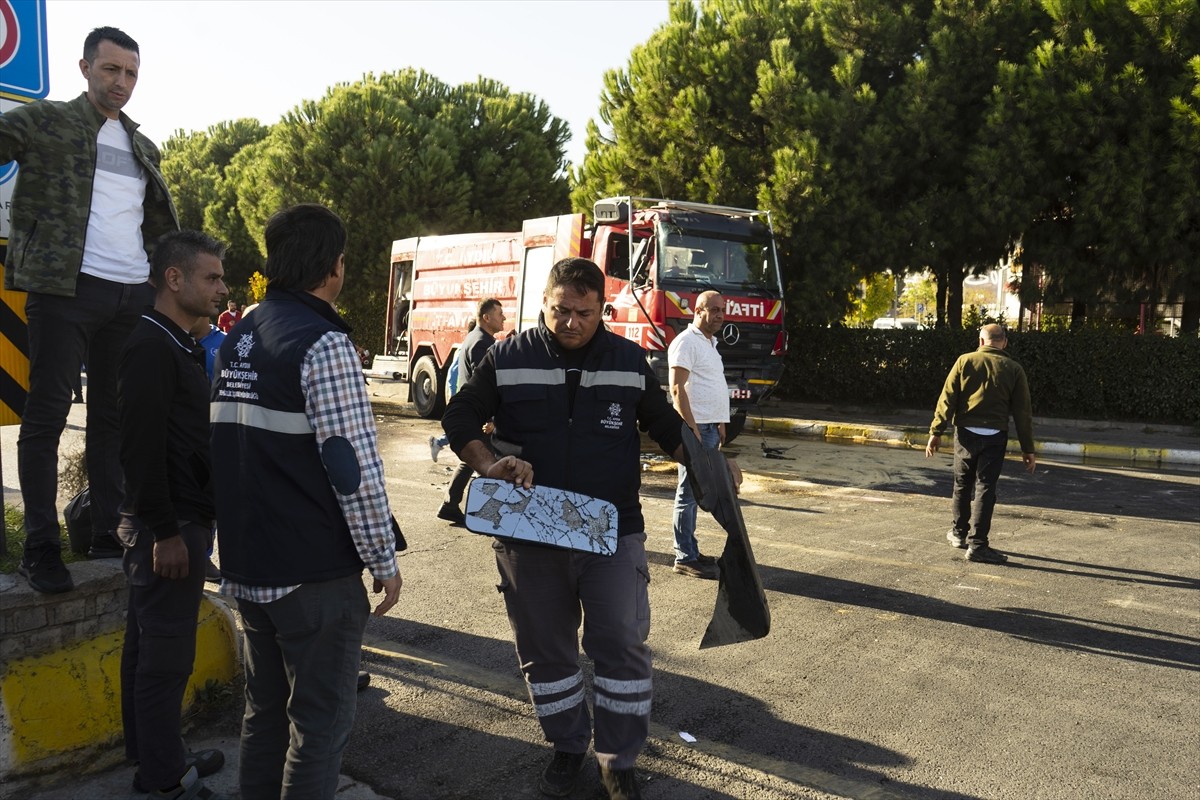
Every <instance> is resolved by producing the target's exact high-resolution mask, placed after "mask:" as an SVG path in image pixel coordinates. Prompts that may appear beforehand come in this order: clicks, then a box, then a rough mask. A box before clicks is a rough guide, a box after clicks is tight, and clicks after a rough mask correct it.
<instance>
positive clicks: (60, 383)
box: [17, 275, 154, 552]
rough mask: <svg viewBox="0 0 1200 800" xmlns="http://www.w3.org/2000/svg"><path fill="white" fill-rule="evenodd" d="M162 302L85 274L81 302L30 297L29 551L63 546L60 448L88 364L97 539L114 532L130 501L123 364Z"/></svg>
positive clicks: (24, 432) (22, 437)
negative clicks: (120, 391) (123, 454)
mask: <svg viewBox="0 0 1200 800" xmlns="http://www.w3.org/2000/svg"><path fill="white" fill-rule="evenodd" d="M153 302H154V288H153V287H151V286H150V284H148V283H141V284H134V285H126V284H122V283H113V282H112V281H106V280H101V279H100V278H94V277H92V276H91V275H80V276H79V281H78V283H77V284H76V287H75V296H74V297H58V296H57V295H49V294H39V293H37V292H30V293H29V295H28V296H27V298H26V300H25V314H26V316H27V318H28V320H29V326H28V329H29V394H28V396H27V397H26V400H25V412H24V414H23V415H22V416H21V431H20V434H19V435H18V436H17V475H18V478H19V480H20V483H21V499H22V502H24V504H25V532H26V538H25V549H26V551H27V552H28V551H31V550H36V549H37V548H39V547H46V546H49V547H58V546H59V537H60V531H59V524H58V517H59V509H58V508H57V503H56V498H57V496H58V444H59V439H60V438H61V437H62V432H63V428H65V427H66V424H67V414H68V413H69V412H70V411H71V395H72V394H73V392H74V388H73V387H74V384H75V381H77V380H79V365H80V364H82V363H83V360H84V358H86V359H87V366H88V396H87V431H86V433H85V437H84V438H85V440H86V441H85V444H86V450H87V473H88V486H89V487H90V489H91V497H92V532H93V535H96V534H109V533H112V532H113V531H114V530H115V529H116V527H117V518H118V517H117V512H118V509H119V507H120V505H121V500H122V498H123V497H124V487H123V485H122V477H121V461H120V449H121V431H120V413H119V410H118V408H117V364H118V363H119V361H120V359H121V351H122V350H123V349H124V348H125V340H126V339H128V338H129V333H130V331H132V330H133V327H134V325H136V324H137V321H138V320H139V319H141V316H142V310H143V309H144V308H145V307H146V306H148V305H150V304H152V303H153Z"/></svg>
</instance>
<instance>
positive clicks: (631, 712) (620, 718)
mask: <svg viewBox="0 0 1200 800" xmlns="http://www.w3.org/2000/svg"><path fill="white" fill-rule="evenodd" d="M645 541H646V537H645V534H641V533H639V534H632V535H626V536H622V537H621V538H620V541H619V544H618V546H617V552H616V554H614V555H612V556H599V555H594V554H591V553H579V552H573V551H569V550H560V549H556V548H550V547H541V546H537V545H529V544H520V543H514V542H511V541H501V540H496V541H495V542H494V543H493V545H492V547H493V549H494V550H495V553H496V566H497V569H498V570H499V573H500V583H499V584H498V585H497V587H496V588H497V589H498V590H499V591H500V592H501V594H503V595H504V602H505V607H506V608H507V611H508V619H509V622H510V624H511V625H512V628H513V635H514V637H515V639H516V647H517V658H518V661H519V663H520V665H521V671H522V672H523V673H524V675H525V680H526V682H527V684H528V685H529V694H530V699H531V700H532V702H533V704H534V709H535V710H536V712H537V715H538V722H540V723H541V726H542V731H543V733H544V734H545V737H546V739H547V740H548V741H550V742H552V743H553V744H554V747H555V749H556V750H562V751H565V752H571V753H582V752H584V751H586V750H587V747H588V743H589V742H590V741H591V738H592V720H591V716H590V714H589V709H588V705H587V703H585V702H584V685H583V684H584V681H583V674H582V672H581V671H580V669H579V647H578V635H579V628H580V625H581V624H582V626H583V649H584V652H586V653H587V654H588V656H590V657H591V659H592V661H593V662H594V663H595V679H594V681H593V689H594V691H595V703H594V705H595V716H596V721H595V738H596V743H595V748H596V758H597V760H598V761H599V762H600V763H601V764H602V765H603V766H606V767H609V768H611V769H625V768H628V767H631V766H633V762H634V760H635V759H636V758H637V755H638V753H640V752H641V750H642V747H643V746H644V745H645V742H646V737H647V734H648V731H649V726H650V701H651V694H652V684H651V665H650V648H649V646H648V645H647V644H646V638H647V637H648V636H649V634H650V606H649V593H648V585H649V580H650V578H649V570H648V569H647V567H646V549H645Z"/></svg>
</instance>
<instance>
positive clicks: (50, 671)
mask: <svg viewBox="0 0 1200 800" xmlns="http://www.w3.org/2000/svg"><path fill="white" fill-rule="evenodd" d="M70 569H71V574H72V576H73V577H74V579H75V589H74V591H71V592H67V593H65V594H58V595H45V594H40V593H38V592H35V591H33V590H32V589H30V588H29V586H28V584H27V583H26V582H25V580H24V578H21V577H20V576H17V575H0V698H2V702H0V781H5V780H7V779H9V778H12V777H18V776H26V775H36V774H41V773H46V772H50V771H53V770H56V769H61V768H63V767H68V766H69V767H72V768H75V769H77V770H79V771H80V772H85V771H90V770H93V769H102V768H105V767H108V766H111V765H112V764H113V763H116V762H117V761H120V760H121V759H122V758H123V757H124V751H123V749H121V748H120V746H119V745H120V743H121V647H122V643H123V641H124V636H125V609H126V605H127V600H128V589H127V586H126V582H125V576H124V574H123V573H122V572H121V569H120V566H119V562H116V561H107V562H105V561H99V562H84V563H78V564H72V565H71V566H70ZM237 644H238V639H237V627H236V625H235V623H234V619H233V613H232V612H231V611H230V610H229V607H228V606H226V605H225V603H224V602H223V601H222V600H221V599H219V598H217V597H215V596H213V595H205V597H204V600H203V602H202V603H201V608H200V617H199V621H198V627H197V633H196V662H195V668H194V670H193V672H192V677H191V680H190V682H189V683H188V688H187V692H186V694H185V697H184V707H185V708H187V707H189V706H191V705H192V703H194V702H195V699H196V695H197V692H198V691H199V690H201V689H204V688H205V687H207V686H208V685H209V684H210V683H212V682H214V681H215V682H216V683H218V684H227V683H230V682H232V681H233V680H234V678H235V677H236V675H237V673H238V670H239V664H240V662H239V659H238V646H237Z"/></svg>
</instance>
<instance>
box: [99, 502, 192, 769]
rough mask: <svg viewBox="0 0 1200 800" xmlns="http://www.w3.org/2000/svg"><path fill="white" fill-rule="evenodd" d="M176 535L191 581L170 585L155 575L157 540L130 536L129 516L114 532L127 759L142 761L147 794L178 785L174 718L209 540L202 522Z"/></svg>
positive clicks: (180, 759)
mask: <svg viewBox="0 0 1200 800" xmlns="http://www.w3.org/2000/svg"><path fill="white" fill-rule="evenodd" d="M179 530H180V535H181V536H183V537H184V543H185V544H186V545H187V548H188V576H187V577H186V578H183V579H181V580H172V579H169V578H163V577H160V576H158V575H155V574H154V537H153V536H152V535H151V533H150V532H149V531H140V532H137V533H135V532H134V531H133V528H132V525H131V524H130V523H129V521H128V520H126V519H122V521H121V525H120V527H119V528H118V535H119V536H120V538H121V540H122V543H124V544H125V545H126V550H125V563H124V566H125V575H126V576H127V577H128V578H129V615H128V617H127V618H126V625H125V646H124V648H123V649H122V651H121V721H122V723H123V725H124V728H125V755H126V756H127V757H128V758H130V759H133V760H136V761H138V762H139V764H138V772H139V773H140V774H141V782H142V785H143V786H145V787H147V788H148V789H150V790H155V789H167V788H170V787H172V786H175V785H177V784H178V783H179V779H180V778H182V777H183V773H184V752H183V739H182V738H181V737H180V732H179V718H180V714H181V713H182V710H183V692H184V689H186V688H187V682H188V678H189V677H191V674H192V665H193V663H194V662H195V660H196V620H197V618H198V617H199V615H200V598H201V597H202V596H203V594H204V567H205V565H206V564H207V562H208V555H207V554H208V545H209V541H210V537H211V536H212V529H211V526H210V525H209V524H207V523H205V524H200V523H191V522H181V523H180V525H179ZM135 538H136V541H135V543H134V544H133V546H132V547H130V546H129V542H130V541H131V540H135Z"/></svg>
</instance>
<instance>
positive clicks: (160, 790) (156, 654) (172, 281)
mask: <svg viewBox="0 0 1200 800" xmlns="http://www.w3.org/2000/svg"><path fill="white" fill-rule="evenodd" d="M224 253H225V246H224V245H223V244H221V243H220V242H218V241H216V240H215V239H213V238H212V237H210V236H206V235H205V234H203V233H198V232H196V231H182V232H178V233H172V234H168V235H167V236H165V237H163V238H162V239H161V240H160V241H159V243H158V246H157V248H156V249H155V251H154V258H153V261H152V263H151V275H152V278H153V281H154V284H155V287H156V290H157V292H156V296H155V301H154V307H153V308H148V309H146V311H145V313H144V314H143V315H142V317H141V320H140V321H139V322H138V324H137V325H136V326H135V327H134V329H133V333H132V334H130V336H129V342H128V344H127V345H126V347H125V351H124V353H123V354H122V356H121V365H120V381H119V389H120V395H119V400H118V402H119V405H120V409H121V448H120V457H121V466H122V467H123V468H124V470H125V480H126V489H127V491H126V496H125V503H124V505H123V507H122V510H121V523H120V525H119V527H118V529H117V533H118V536H119V537H120V539H121V541H122V543H123V544H124V545H125V548H126V550H125V574H126V575H127V576H128V578H129V615H128V620H127V624H126V628H125V645H124V649H123V650H122V653H121V716H122V721H123V723H124V728H125V753H126V755H127V756H128V757H129V758H130V759H131V760H134V761H136V762H138V771H137V773H135V775H134V779H133V785H134V788H135V789H136V790H138V791H143V792H151V793H152V794H153V796H155V797H180V796H184V795H186V796H187V797H198V796H206V797H207V796H212V797H215V795H203V794H200V792H201V790H202V789H203V787H201V786H198V785H197V784H198V781H199V779H200V777H202V776H204V775H209V774H211V773H212V772H215V771H216V770H217V769H219V768H220V767H221V765H222V764H224V763H225V757H224V755H223V754H222V753H221V752H220V751H219V750H206V751H201V752H199V753H194V754H189V753H185V752H184V749H183V743H182V741H181V740H180V738H179V715H180V710H181V707H182V704H183V692H184V689H185V688H186V687H187V681H188V676H189V675H191V673H192V664H193V662H194V661H195V658H196V618H197V616H198V615H199V611H200V598H201V596H202V595H203V594H204V569H205V566H206V565H207V563H208V547H209V543H210V540H211V537H212V523H213V517H214V508H213V494H212V483H211V481H210V475H211V466H210V459H209V450H208V375H207V374H206V372H205V370H204V351H203V349H201V348H200V347H199V346H198V345H197V344H196V342H195V340H194V339H192V337H191V335H190V334H189V333H188V331H190V330H191V329H192V328H193V327H195V325H196V322H197V320H206V319H208V317H209V316H210V315H211V314H213V313H215V312H216V310H217V309H219V308H220V307H221V303H222V302H224V300H225V296H226V294H227V291H226V289H225V283H224V281H223V275H224V270H223V269H222V266H221V258H222V256H223V255H224ZM205 791H207V790H205Z"/></svg>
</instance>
